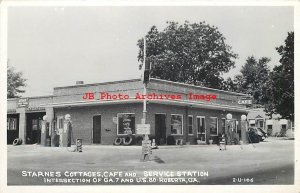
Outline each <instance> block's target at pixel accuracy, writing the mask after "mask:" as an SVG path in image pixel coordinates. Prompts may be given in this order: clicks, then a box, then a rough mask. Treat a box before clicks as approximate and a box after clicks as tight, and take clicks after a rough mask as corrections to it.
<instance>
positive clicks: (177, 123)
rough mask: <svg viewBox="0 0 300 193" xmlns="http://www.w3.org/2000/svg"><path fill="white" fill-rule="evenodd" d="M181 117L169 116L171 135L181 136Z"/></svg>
mask: <svg viewBox="0 0 300 193" xmlns="http://www.w3.org/2000/svg"><path fill="white" fill-rule="evenodd" d="M182 126H183V116H182V115H171V134H173V135H182V130H183V127H182Z"/></svg>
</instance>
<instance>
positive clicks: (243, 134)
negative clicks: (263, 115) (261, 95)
mask: <svg viewBox="0 0 300 193" xmlns="http://www.w3.org/2000/svg"><path fill="white" fill-rule="evenodd" d="M246 119H247V117H246V115H242V116H241V137H242V141H243V143H244V144H247V143H248V142H249V141H248V137H247V120H246Z"/></svg>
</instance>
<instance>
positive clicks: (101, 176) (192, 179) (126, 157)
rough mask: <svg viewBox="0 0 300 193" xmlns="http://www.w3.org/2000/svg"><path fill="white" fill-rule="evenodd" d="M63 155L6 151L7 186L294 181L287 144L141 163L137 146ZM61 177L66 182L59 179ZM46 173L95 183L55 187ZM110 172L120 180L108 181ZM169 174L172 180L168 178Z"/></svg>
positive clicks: (195, 149) (194, 151)
mask: <svg viewBox="0 0 300 193" xmlns="http://www.w3.org/2000/svg"><path fill="white" fill-rule="evenodd" d="M69 150H70V149H69V148H60V147H59V148H54V147H52V148H51V147H41V146H39V145H22V146H8V148H7V151H8V178H7V180H8V185H31V184H39V185H53V184H61V185H68V184H71V185H74V184H83V185H91V184H98V185H99V184H237V185H239V184H293V181H294V141H293V140H280V139H276V138H269V139H267V141H266V142H261V143H259V144H255V145H251V144H248V145H242V146H240V145H232V146H227V150H226V151H219V148H218V146H216V145H186V146H182V147H180V146H161V147H159V149H156V150H153V154H152V155H151V158H150V159H151V161H147V162H142V161H141V146H104V145H85V146H83V152H82V153H78V152H71V151H69ZM66 171H67V172H68V173H67V175H68V176H65V172H66ZM72 171H73V172H98V173H97V174H98V176H96V177H95V176H94V177H95V179H93V177H86V176H85V177H82V176H78V175H75V176H69V174H70V173H72ZM22 172H23V173H22ZM30 172H34V173H36V174H37V173H38V172H41V173H40V174H42V175H39V176H38V177H37V176H30V175H32V174H30ZM49 172H59V173H60V174H61V176H59V178H64V180H66V179H77V180H78V179H87V180H88V179H90V180H95V182H93V181H92V182H91V181H90V183H88V182H89V181H85V182H83V181H76V182H75V181H74V180H73V181H72V182H70V181H64V182H62V181H57V176H54V178H56V181H51V182H50V181H48V182H46V181H45V180H46V179H45V178H47V179H50V177H51V176H50V177H49V178H48V177H47V176H45V175H47V174H48V175H49ZM105 172H106V173H105ZM111 172H122V174H121V176H120V174H117V175H115V176H112V175H111V176H108V175H109V174H110V173H111ZM162 172H164V173H162ZM178 172H179V173H178ZM186 172H197V173H186ZM170 173H173V174H174V175H173V176H170ZM22 174H23V176H22ZM125 174H126V176H125ZM189 174H190V175H189ZM118 175H119V176H118ZM116 178H118V180H116ZM96 180H98V181H97V182H96ZM105 180H106V181H107V182H105ZM109 180H111V181H109ZM120 180H123V181H122V182H121V181H120ZM131 180H132V181H131Z"/></svg>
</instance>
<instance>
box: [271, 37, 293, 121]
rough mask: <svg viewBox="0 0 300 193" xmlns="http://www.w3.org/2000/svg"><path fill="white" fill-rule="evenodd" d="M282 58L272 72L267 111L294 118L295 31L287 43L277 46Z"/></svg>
mask: <svg viewBox="0 0 300 193" xmlns="http://www.w3.org/2000/svg"><path fill="white" fill-rule="evenodd" d="M276 50H277V52H278V53H279V54H280V56H281V58H280V60H279V62H280V63H281V64H280V65H278V66H275V67H274V69H273V71H272V72H271V74H270V79H269V81H268V83H267V84H268V86H267V89H266V93H267V95H266V96H265V100H266V102H267V104H266V105H265V111H266V112H267V113H268V114H269V115H271V114H273V113H277V114H280V115H281V117H282V118H285V119H291V120H294V32H289V33H288V36H287V38H286V39H285V45H281V46H279V47H277V48H276Z"/></svg>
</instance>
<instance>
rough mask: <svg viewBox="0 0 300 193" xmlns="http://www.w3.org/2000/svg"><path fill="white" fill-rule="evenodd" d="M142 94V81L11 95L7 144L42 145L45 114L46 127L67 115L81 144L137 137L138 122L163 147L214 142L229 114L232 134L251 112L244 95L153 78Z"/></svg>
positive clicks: (55, 126) (53, 127)
mask: <svg viewBox="0 0 300 193" xmlns="http://www.w3.org/2000/svg"><path fill="white" fill-rule="evenodd" d="M145 90H146V92H144V84H143V82H142V81H141V79H130V80H123V81H114V82H103V83H95V84H84V83H83V82H81V81H79V82H77V83H76V84H75V85H72V86H64V87H55V88H54V89H53V95H50V96H40V97H28V98H14V99H8V101H7V143H8V144H11V143H12V141H13V140H14V139H15V138H21V139H22V140H23V144H35V143H40V136H41V128H42V122H43V117H44V116H45V115H46V116H45V117H44V118H45V119H46V121H47V122H48V123H49V126H50V129H51V130H53V131H54V130H55V131H57V132H58V134H59V131H60V130H61V129H63V127H64V121H65V115H67V114H68V115H70V117H71V123H72V137H73V138H75V139H76V138H80V139H82V141H83V144H105V145H112V144H114V142H115V140H116V138H117V137H124V136H127V135H132V136H135V137H137V136H138V135H137V134H136V127H137V124H140V123H141V122H142V118H143V108H144V100H145V101H146V102H145V103H146V119H145V123H146V124H150V137H152V139H155V141H156V143H157V144H159V145H163V144H166V143H167V140H168V138H170V137H171V138H174V139H175V140H176V139H177V140H181V141H182V142H183V144H195V143H196V142H197V140H198V141H201V142H202V143H203V144H206V143H208V141H209V140H210V139H211V140H213V141H214V143H216V141H217V140H218V136H219V135H221V134H222V133H224V132H225V125H226V124H225V123H226V115H228V114H231V115H232V120H233V123H234V126H233V128H234V132H236V133H237V134H238V135H239V136H240V135H241V127H240V125H241V124H240V121H241V115H247V113H248V112H249V110H248V108H246V105H245V104H244V103H243V102H241V101H242V100H243V99H245V98H247V97H248V95H245V94H241V93H235V92H229V91H224V90H218V89H212V88H207V87H202V86H194V85H189V84H183V83H178V82H172V81H166V80H161V79H154V78H151V79H150V81H149V83H148V84H147V86H146V89H145Z"/></svg>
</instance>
